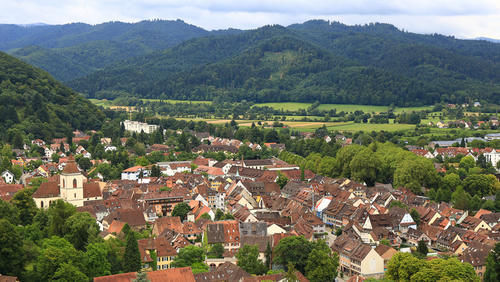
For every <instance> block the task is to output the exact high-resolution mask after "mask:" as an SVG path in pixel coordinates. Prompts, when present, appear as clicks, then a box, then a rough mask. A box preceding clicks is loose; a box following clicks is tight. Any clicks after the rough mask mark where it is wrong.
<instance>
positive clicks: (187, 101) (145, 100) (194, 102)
mask: <svg viewBox="0 0 500 282" xmlns="http://www.w3.org/2000/svg"><path fill="white" fill-rule="evenodd" d="M141 101H143V102H160V99H141ZM161 101H163V102H166V103H171V104H178V103H192V104H210V103H212V101H190V100H171V99H167V100H161Z"/></svg>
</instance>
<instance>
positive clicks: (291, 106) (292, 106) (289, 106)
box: [255, 102, 432, 113]
mask: <svg viewBox="0 0 500 282" xmlns="http://www.w3.org/2000/svg"><path fill="white" fill-rule="evenodd" d="M311 105H312V103H294V102H286V103H259V104H255V106H259V107H264V106H267V107H271V108H273V109H278V110H284V111H298V110H301V109H304V110H305V109H307V108H309V107H310V106H311ZM332 109H337V112H342V111H343V112H354V111H363V112H365V113H372V112H374V113H380V112H385V111H387V110H388V109H389V107H387V106H370V105H351V104H321V105H319V107H318V110H326V111H329V110H332ZM430 109H432V107H431V106H423V107H402V108H400V107H396V108H395V110H394V112H395V113H401V112H411V111H424V110H430Z"/></svg>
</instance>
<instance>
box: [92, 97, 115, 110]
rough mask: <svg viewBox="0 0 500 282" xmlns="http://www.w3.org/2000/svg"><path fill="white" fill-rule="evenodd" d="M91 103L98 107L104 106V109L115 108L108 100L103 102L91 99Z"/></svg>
mask: <svg viewBox="0 0 500 282" xmlns="http://www.w3.org/2000/svg"><path fill="white" fill-rule="evenodd" d="M89 101H90V102H91V103H92V104H94V105H96V106H102V107H104V108H109V107H111V106H113V103H112V102H111V101H110V100H106V99H103V100H99V99H89Z"/></svg>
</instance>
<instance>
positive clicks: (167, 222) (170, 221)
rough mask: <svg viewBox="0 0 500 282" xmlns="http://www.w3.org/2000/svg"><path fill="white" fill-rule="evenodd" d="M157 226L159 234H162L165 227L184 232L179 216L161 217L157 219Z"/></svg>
mask: <svg viewBox="0 0 500 282" xmlns="http://www.w3.org/2000/svg"><path fill="white" fill-rule="evenodd" d="M155 227H156V230H157V231H158V234H157V235H159V234H161V233H162V232H163V231H164V230H165V229H170V230H173V231H175V232H177V233H182V222H181V218H180V217H178V216H168V217H160V218H158V219H157V220H156V221H155Z"/></svg>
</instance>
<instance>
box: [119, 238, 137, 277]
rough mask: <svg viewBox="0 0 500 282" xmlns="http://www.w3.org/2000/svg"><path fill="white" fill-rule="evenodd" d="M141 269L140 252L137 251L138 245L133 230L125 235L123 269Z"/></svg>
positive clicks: (127, 270) (132, 270)
mask: <svg viewBox="0 0 500 282" xmlns="http://www.w3.org/2000/svg"><path fill="white" fill-rule="evenodd" d="M139 270H141V254H140V253H139V245H138V244H137V239H135V235H134V232H129V234H128V235H127V246H126V247H125V253H124V254H123V271H124V272H135V271H139Z"/></svg>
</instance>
